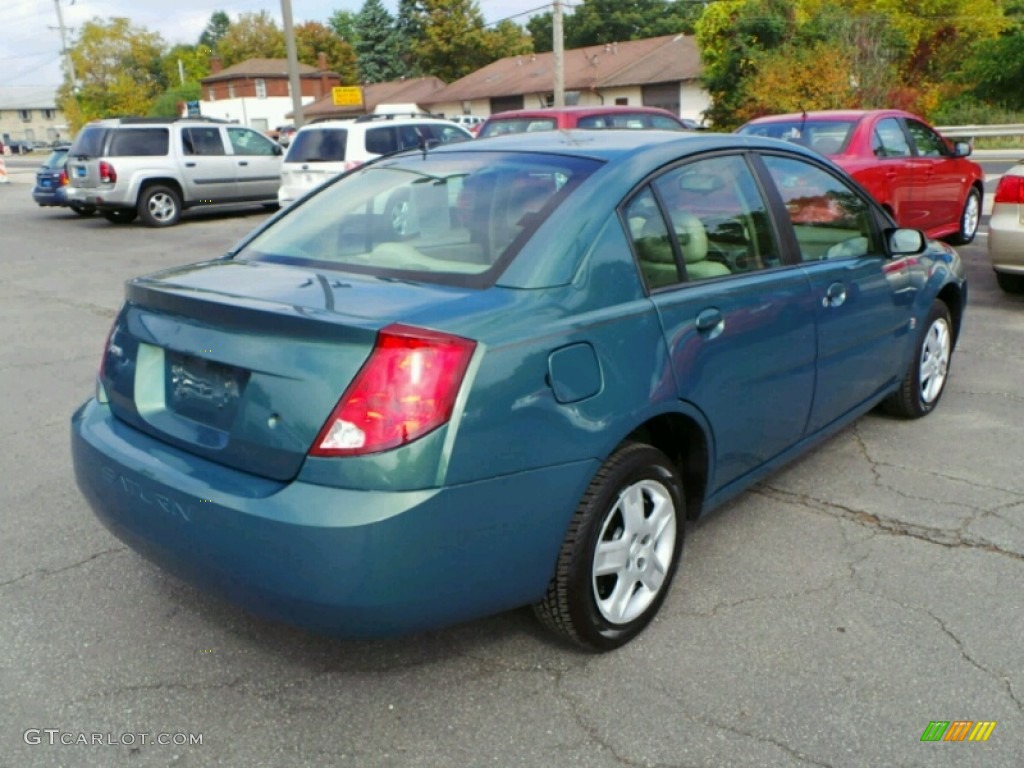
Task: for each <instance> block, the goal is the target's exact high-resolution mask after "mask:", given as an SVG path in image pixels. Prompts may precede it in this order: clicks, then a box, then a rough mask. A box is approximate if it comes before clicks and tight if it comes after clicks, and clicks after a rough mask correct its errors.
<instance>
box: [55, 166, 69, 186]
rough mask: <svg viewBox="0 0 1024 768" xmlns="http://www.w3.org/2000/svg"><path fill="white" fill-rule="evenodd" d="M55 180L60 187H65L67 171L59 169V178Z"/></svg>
mask: <svg viewBox="0 0 1024 768" xmlns="http://www.w3.org/2000/svg"><path fill="white" fill-rule="evenodd" d="M57 180H58V181H59V182H60V185H61V186H62V187H66V186H67V185H68V171H67V168H61V169H60V176H59V177H58V179H57Z"/></svg>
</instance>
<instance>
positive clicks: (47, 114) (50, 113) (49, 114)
mask: <svg viewBox="0 0 1024 768" xmlns="http://www.w3.org/2000/svg"><path fill="white" fill-rule="evenodd" d="M43 117H44V118H46V119H47V120H53V119H55V118H56V117H57V110H56V109H44V110H43Z"/></svg>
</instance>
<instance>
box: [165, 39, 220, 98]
mask: <svg viewBox="0 0 1024 768" xmlns="http://www.w3.org/2000/svg"><path fill="white" fill-rule="evenodd" d="M212 55H213V51H212V50H210V49H209V48H207V47H206V46H205V45H202V44H200V45H188V44H185V43H180V44H178V45H176V46H174V47H173V48H171V49H170V50H169V51H167V52H166V53H165V54H164V55H163V56H162V57H161V59H160V71H161V74H162V79H163V82H165V83H167V85H168V87H170V88H177V87H178V86H180V85H182V79H181V74H182V72H184V73H185V82H186V83H190V82H194V83H198V82H199V81H200V80H202V79H203V78H204V77H206V76H207V75H208V74H210V57H211V56H212ZM179 62H180V66H179Z"/></svg>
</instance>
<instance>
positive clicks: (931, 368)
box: [885, 299, 953, 419]
mask: <svg viewBox="0 0 1024 768" xmlns="http://www.w3.org/2000/svg"><path fill="white" fill-rule="evenodd" d="M952 354H953V324H952V322H951V321H950V317H949V308H948V307H947V306H946V305H945V304H944V303H943V302H941V301H939V300H938V299H936V301H935V303H934V304H932V308H931V310H929V312H928V319H927V320H925V323H924V328H922V330H921V336H920V337H919V338H918V340H917V346H916V347H915V350H914V358H913V359H912V360H911V361H910V367H909V368H908V369H907V373H906V375H905V376H904V377H903V382H902V383H901V384H900V388H899V390H898V391H897V392H895V393H893V394H892V395H890V396H889V398H888V399H887V400H886V401H885V408H886V410H887V411H889V413H891V414H893V415H894V416H899V417H901V418H904V419H919V418H921V417H922V416H926V415H927V414H929V413H931V412H932V411H933V410H934V409H935V406H936V405H938V404H939V398H941V397H942V392H943V390H945V388H946V379H947V377H948V375H949V362H950V358H951V357H952Z"/></svg>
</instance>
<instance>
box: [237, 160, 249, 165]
mask: <svg viewBox="0 0 1024 768" xmlns="http://www.w3.org/2000/svg"><path fill="white" fill-rule="evenodd" d="M238 164H239V165H248V164H249V161H248V160H239V161H238Z"/></svg>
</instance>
